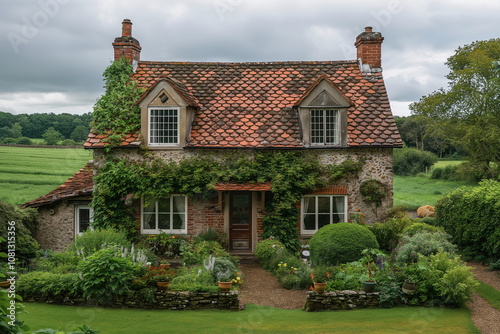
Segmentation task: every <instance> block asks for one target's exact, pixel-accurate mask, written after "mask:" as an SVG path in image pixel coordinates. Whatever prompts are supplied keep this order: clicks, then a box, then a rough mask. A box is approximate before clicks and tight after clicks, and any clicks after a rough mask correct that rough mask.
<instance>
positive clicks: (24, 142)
mask: <svg viewBox="0 0 500 334" xmlns="http://www.w3.org/2000/svg"><path fill="white" fill-rule="evenodd" d="M17 143H18V144H19V145H33V141H32V140H31V139H29V138H28V137H21V138H19V139H18V140H17Z"/></svg>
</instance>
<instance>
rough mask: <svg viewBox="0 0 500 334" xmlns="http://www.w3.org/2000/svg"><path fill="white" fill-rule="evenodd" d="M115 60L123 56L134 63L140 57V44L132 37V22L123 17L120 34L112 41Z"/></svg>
mask: <svg viewBox="0 0 500 334" xmlns="http://www.w3.org/2000/svg"><path fill="white" fill-rule="evenodd" d="M113 49H114V52H115V60H117V59H120V58H121V57H122V56H125V58H126V59H128V60H129V61H130V63H131V64H136V63H137V62H138V61H139V60H140V59H141V49H142V48H141V44H140V43H139V41H138V40H136V39H135V38H134V37H132V22H131V21H130V20H129V19H125V20H123V22H122V36H121V37H116V38H115V41H114V42H113Z"/></svg>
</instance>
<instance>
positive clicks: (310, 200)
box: [302, 197, 316, 213]
mask: <svg viewBox="0 0 500 334" xmlns="http://www.w3.org/2000/svg"><path fill="white" fill-rule="evenodd" d="M315 202H316V197H304V202H303V203H304V207H303V208H302V212H304V213H314V212H316V204H315Z"/></svg>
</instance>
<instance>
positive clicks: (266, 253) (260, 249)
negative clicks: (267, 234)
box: [255, 239, 286, 269]
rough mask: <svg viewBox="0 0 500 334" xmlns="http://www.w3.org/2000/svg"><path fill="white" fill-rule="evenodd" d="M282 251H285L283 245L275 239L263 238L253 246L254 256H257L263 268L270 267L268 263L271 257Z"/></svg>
mask: <svg viewBox="0 0 500 334" xmlns="http://www.w3.org/2000/svg"><path fill="white" fill-rule="evenodd" d="M282 252H286V249H285V245H283V243H281V242H280V241H279V240H276V239H265V240H262V241H261V242H259V243H258V244H257V246H255V256H257V258H258V259H259V262H260V264H261V265H262V266H263V267H264V269H270V268H269V265H270V262H271V260H272V258H273V257H274V256H276V255H277V254H281V253H282Z"/></svg>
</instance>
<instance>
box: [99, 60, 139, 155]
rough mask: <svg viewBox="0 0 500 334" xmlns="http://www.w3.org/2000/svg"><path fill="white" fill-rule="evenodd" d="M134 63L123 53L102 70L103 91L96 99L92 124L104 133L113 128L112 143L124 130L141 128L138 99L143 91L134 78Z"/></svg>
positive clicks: (132, 131)
mask: <svg viewBox="0 0 500 334" xmlns="http://www.w3.org/2000/svg"><path fill="white" fill-rule="evenodd" d="M133 73H134V70H133V67H132V65H131V64H130V63H129V61H128V60H127V59H125V58H124V57H122V58H121V59H118V60H115V61H113V62H112V63H111V65H109V67H108V68H106V70H105V71H104V73H103V77H104V82H105V84H104V88H105V92H104V94H103V95H102V96H101V97H100V98H99V100H97V102H96V104H95V105H94V112H93V113H92V128H93V130H94V131H95V132H98V133H105V132H106V131H109V130H110V129H113V134H112V135H110V136H109V144H110V145H111V146H113V144H117V143H119V142H120V138H121V136H122V135H123V134H127V133H135V132H138V131H139V130H140V120H141V119H140V118H141V111H140V108H139V107H138V106H136V105H135V102H136V101H137V100H138V99H139V97H140V96H141V94H142V93H143V89H141V88H139V87H138V85H137V82H135V81H134V80H132V74H133Z"/></svg>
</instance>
